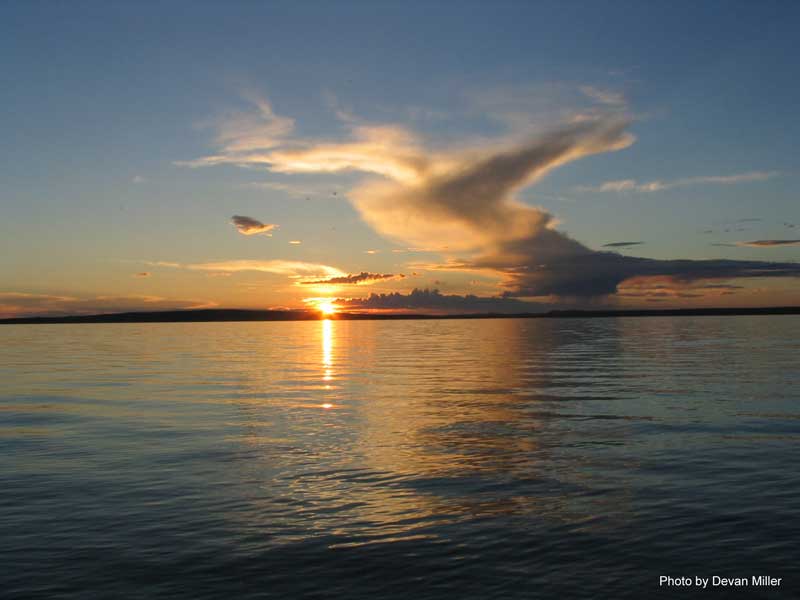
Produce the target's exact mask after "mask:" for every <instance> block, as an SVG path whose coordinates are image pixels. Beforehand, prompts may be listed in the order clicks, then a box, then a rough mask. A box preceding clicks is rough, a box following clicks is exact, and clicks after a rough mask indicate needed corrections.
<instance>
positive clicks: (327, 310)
mask: <svg viewBox="0 0 800 600" xmlns="http://www.w3.org/2000/svg"><path fill="white" fill-rule="evenodd" d="M317 310H319V312H321V313H322V314H323V315H325V316H329V315H333V314H336V305H335V304H334V303H333V302H331V301H330V300H325V301H322V302H320V303H318V304H317Z"/></svg>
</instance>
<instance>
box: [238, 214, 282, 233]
mask: <svg viewBox="0 0 800 600" xmlns="http://www.w3.org/2000/svg"><path fill="white" fill-rule="evenodd" d="M231 223H233V224H234V225H235V226H236V229H237V230H238V231H239V233H241V234H242V235H256V234H259V233H263V234H264V235H268V236H271V235H272V234H271V233H270V232H271V231H272V230H273V229H275V228H276V227H277V225H274V224H272V223H262V222H261V221H259V220H258V219H254V218H252V217H245V216H243V215H233V216H232V217H231Z"/></svg>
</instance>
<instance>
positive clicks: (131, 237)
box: [0, 0, 800, 316]
mask: <svg viewBox="0 0 800 600" xmlns="http://www.w3.org/2000/svg"><path fill="white" fill-rule="evenodd" d="M0 14H1V18H0V106H2V109H3V110H2V111H0V131H2V143H1V144H0V316H16V315H33V314H43V315H44V314H87V313H97V312H116V311H123V310H160V309H171V308H201V307H202V308H211V307H221V308H302V307H319V306H323V307H331V306H333V307H336V309H337V310H352V311H379V310H390V311H421V312H487V311H503V312H522V311H537V310H549V309H552V308H566V307H578V308H586V307H610V308H629V307H644V308H672V307H694V306H709V307H710V306H777V305H798V304H800V264H799V263H798V262H797V260H798V257H800V202H798V196H797V191H796V186H797V182H798V167H799V166H800V165H798V154H797V152H796V147H795V146H796V139H797V138H798V134H799V133H800V119H798V118H797V115H796V110H797V108H796V107H797V106H799V105H800V80H798V78H797V67H796V42H795V39H796V29H797V24H798V17H800V5H797V4H796V3H792V2H758V3H754V2H710V1H707V2H696V3H689V2H630V3H627V2H622V1H619V2H535V3H534V2H467V1H456V0H451V1H448V2H424V3H423V2H402V3H398V2H394V3H389V2H264V3H255V2H224V3H223V2H202V1H193V2H179V1H176V2H168V3H167V2H164V3H159V2H140V3H132V2H128V3H126V2H80V1H78V2H70V3H56V2H36V1H25V2H22V1H19V2H16V1H8V2H5V3H3V4H2V7H0Z"/></svg>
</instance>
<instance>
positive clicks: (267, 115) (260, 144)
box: [176, 92, 294, 167]
mask: <svg viewBox="0 0 800 600" xmlns="http://www.w3.org/2000/svg"><path fill="white" fill-rule="evenodd" d="M242 96H243V99H244V100H245V101H247V102H248V103H249V104H250V105H251V106H252V107H253V108H254V109H255V110H251V111H249V112H239V111H237V112H231V113H228V114H225V115H222V116H221V117H219V118H217V119H214V120H211V121H209V122H207V123H203V124H202V126H206V127H212V128H214V129H216V131H217V135H216V142H217V145H218V146H219V147H220V152H219V154H217V155H214V156H206V157H203V158H199V159H196V160H189V161H178V162H177V163H176V164H178V165H180V166H185V167H204V166H209V165H217V164H226V163H227V164H242V165H244V164H247V163H248V162H249V156H250V155H251V154H252V153H254V152H261V151H264V150H267V149H269V148H274V147H275V146H278V145H280V144H282V143H284V141H285V140H286V137H287V136H288V135H289V134H290V133H292V131H293V130H294V119H291V118H289V117H284V116H280V115H277V114H275V112H274V111H273V110H272V105H271V104H270V103H269V101H268V100H266V99H265V98H263V97H260V96H258V95H256V94H253V93H250V92H246V93H244V94H243V95H242Z"/></svg>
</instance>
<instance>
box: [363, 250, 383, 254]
mask: <svg viewBox="0 0 800 600" xmlns="http://www.w3.org/2000/svg"><path fill="white" fill-rule="evenodd" d="M364 252H366V253H367V254H378V252H380V250H364Z"/></svg>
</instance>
